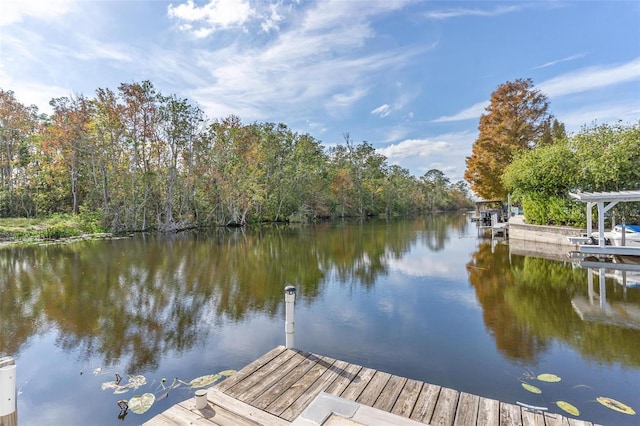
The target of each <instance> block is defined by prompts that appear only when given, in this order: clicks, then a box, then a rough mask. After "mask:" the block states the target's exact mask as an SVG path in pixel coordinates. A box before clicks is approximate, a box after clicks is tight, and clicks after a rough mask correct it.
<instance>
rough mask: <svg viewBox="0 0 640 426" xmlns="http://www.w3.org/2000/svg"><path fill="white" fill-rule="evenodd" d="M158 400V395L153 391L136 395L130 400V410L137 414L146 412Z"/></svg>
mask: <svg viewBox="0 0 640 426" xmlns="http://www.w3.org/2000/svg"><path fill="white" fill-rule="evenodd" d="M155 400H156V396H155V395H154V394H152V393H144V394H142V395H136V396H134V397H133V398H131V399H130V400H129V402H128V403H127V404H128V405H129V410H131V411H132V412H134V413H136V414H143V413H146V412H147V410H148V409H149V408H151V406H152V405H153V403H154V402H155Z"/></svg>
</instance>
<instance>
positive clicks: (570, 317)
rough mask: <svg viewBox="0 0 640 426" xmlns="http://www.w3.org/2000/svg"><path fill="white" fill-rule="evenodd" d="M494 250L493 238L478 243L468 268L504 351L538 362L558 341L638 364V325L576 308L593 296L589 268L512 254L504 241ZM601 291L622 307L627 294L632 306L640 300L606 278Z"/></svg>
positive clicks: (603, 359) (588, 353) (590, 355)
mask: <svg viewBox="0 0 640 426" xmlns="http://www.w3.org/2000/svg"><path fill="white" fill-rule="evenodd" d="M491 250H492V246H491V244H490V243H486V244H483V245H481V246H479V248H478V250H477V251H476V252H475V253H473V255H472V259H471V261H470V262H469V264H468V265H467V271H468V274H469V282H470V284H471V285H472V286H473V287H474V288H475V290H476V294H477V297H478V301H479V302H480V304H481V305H482V310H483V319H484V322H485V325H486V326H487V327H488V328H489V329H490V330H491V332H492V334H493V336H494V338H495V341H496V346H497V348H498V350H500V351H501V352H502V353H503V354H504V355H506V356H508V357H509V358H511V359H514V360H518V361H521V362H525V363H537V362H539V361H540V358H541V356H542V355H544V354H545V353H546V352H547V351H548V350H549V348H550V345H551V344H552V342H554V341H555V340H559V341H561V342H564V343H566V344H568V345H570V346H571V347H573V348H574V349H575V350H577V351H579V352H580V353H581V354H582V355H583V356H585V357H587V358H590V359H593V360H595V361H599V362H604V363H613V362H620V363H622V364H624V365H634V366H640V351H639V344H638V341H639V340H640V332H639V331H638V330H635V329H632V328H631V329H630V328H629V327H624V326H622V324H621V323H618V324H614V323H612V322H611V321H594V320H593V317H592V316H591V317H590V316H587V318H585V317H584V315H583V316H582V317H581V315H579V313H577V312H576V309H575V301H578V303H579V304H580V306H583V307H585V306H586V305H585V304H584V303H581V301H583V300H584V299H585V298H587V300H590V301H593V300H594V297H593V288H592V276H591V275H590V273H589V272H588V271H587V270H585V269H581V268H574V267H571V264H570V263H569V262H558V261H553V260H548V259H542V258H535V257H525V256H517V255H513V254H512V255H511V256H508V250H509V248H508V246H507V245H504V244H498V245H497V246H495V253H494V254H491ZM507 257H509V261H508V262H505V261H504V259H506V258H507ZM601 292H602V294H605V293H607V294H608V295H609V296H608V297H609V304H610V305H609V306H621V305H620V304H619V303H620V302H621V301H620V299H621V298H623V297H624V299H625V300H624V303H625V306H626V307H627V308H628V309H630V310H633V311H635V310H637V309H638V306H639V305H640V294H639V293H638V292H633V293H632V292H628V293H627V292H626V291H623V290H621V289H620V288H619V286H616V284H615V283H614V281H613V280H610V279H606V280H603V281H602V285H601ZM623 293H624V294H623ZM603 300H604V299H603ZM572 301H573V302H574V303H573V304H572ZM597 303H599V302H597ZM627 314H628V313H627ZM627 314H624V313H623V314H622V315H627ZM584 319H587V321H585V320H584ZM612 325H614V326H612Z"/></svg>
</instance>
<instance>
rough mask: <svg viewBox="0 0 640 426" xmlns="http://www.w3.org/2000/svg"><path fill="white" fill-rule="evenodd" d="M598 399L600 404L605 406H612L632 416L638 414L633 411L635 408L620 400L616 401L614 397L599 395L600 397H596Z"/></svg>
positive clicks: (613, 408)
mask: <svg viewBox="0 0 640 426" xmlns="http://www.w3.org/2000/svg"><path fill="white" fill-rule="evenodd" d="M596 401H598V402H599V403H600V404H602V405H604V406H605V407H607V408H611V409H612V410H615V411H618V412H620V413H624V414H629V415H631V416H633V415H634V414H636V412H635V411H633V408H631V407H629V406H628V405H627V404H623V403H622V402H620V401H616V400H615V399H613V398H608V397H606V396H599V397H598V398H596Z"/></svg>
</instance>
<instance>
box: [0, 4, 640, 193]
mask: <svg viewBox="0 0 640 426" xmlns="http://www.w3.org/2000/svg"><path fill="white" fill-rule="evenodd" d="M520 78H523V79H527V78H530V79H532V81H533V84H534V87H535V89H537V90H539V91H541V92H542V93H543V94H544V95H546V96H547V98H548V100H549V112H550V113H551V114H553V115H554V116H555V117H556V118H557V119H558V120H559V121H561V122H562V123H564V124H565V127H566V129H567V131H568V132H569V133H570V134H572V133H575V132H578V131H579V130H580V129H581V128H583V127H585V126H588V127H591V126H593V125H596V124H604V123H610V124H613V123H618V122H622V123H623V124H636V123H638V121H639V120H640V1H637V0H633V1H618V0H601V1H585V0H579V1H576V0H572V1H562V0H553V1H546V0H534V1H506V2H501V1H427V0H420V1H413V0H397V1H395V0H382V1H374V0H324V1H305V0H293V1H290V0H277V1H270V0H171V1H162V0H137V1H125V0H102V1H91V0H41V1H40V0H0V89H2V90H11V91H13V92H14V94H15V96H16V98H17V99H18V100H19V101H20V102H22V103H23V104H25V105H32V104H33V105H36V106H37V107H38V108H39V111H40V112H43V113H50V112H51V108H50V106H49V101H50V100H51V99H52V98H57V97H62V96H78V95H84V96H87V97H93V96H94V95H95V92H96V90H97V89H98V88H109V89H112V90H114V91H116V90H117V88H118V86H119V85H120V84H121V83H135V82H142V81H144V80H149V81H151V82H152V83H153V85H154V87H155V88H156V89H158V90H159V91H160V92H162V93H163V94H165V95H170V94H175V95H176V96H178V97H180V98H186V99H189V100H190V101H191V102H193V103H195V104H197V105H199V106H200V107H201V108H202V109H203V110H204V112H205V114H206V116H207V117H208V118H210V119H212V120H214V119H222V118H225V117H228V116H229V115H236V116H238V117H239V118H240V119H241V120H242V122H243V123H245V124H250V123H253V122H260V123H263V122H273V123H284V124H286V125H287V126H288V127H289V128H290V129H292V130H293V131H296V132H298V133H308V134H309V135H311V136H313V137H314V138H315V139H317V140H319V141H320V142H322V144H323V145H324V146H327V147H330V146H335V145H336V144H343V143H344V141H345V138H346V137H348V138H349V139H350V140H351V141H352V142H354V143H356V144H357V143H360V142H363V141H366V142H368V143H370V144H371V145H372V146H373V147H374V148H376V149H377V150H378V152H380V153H381V154H383V155H385V156H386V157H387V161H388V163H389V164H398V165H400V166H402V167H404V168H406V169H408V170H409V171H410V172H411V174H413V175H414V176H422V175H423V174H424V173H426V172H427V171H429V170H431V169H438V170H441V171H442V172H444V173H445V175H446V176H447V177H448V178H449V179H450V180H451V182H457V181H458V180H462V179H463V175H464V170H465V159H466V157H468V156H469V155H471V147H472V144H473V142H474V141H475V139H476V138H477V136H478V123H479V118H480V115H481V114H483V113H484V112H485V108H486V106H487V105H488V102H489V99H490V98H491V94H492V93H493V92H494V91H495V90H496V89H497V88H498V86H500V85H501V84H503V83H506V82H508V81H515V80H516V79H520Z"/></svg>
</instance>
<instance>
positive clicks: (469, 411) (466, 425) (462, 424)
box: [453, 392, 480, 426]
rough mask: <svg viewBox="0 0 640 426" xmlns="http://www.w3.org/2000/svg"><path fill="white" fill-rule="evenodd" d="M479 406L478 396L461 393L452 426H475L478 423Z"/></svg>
mask: <svg viewBox="0 0 640 426" xmlns="http://www.w3.org/2000/svg"><path fill="white" fill-rule="evenodd" d="M479 406H480V397H479V396H478V395H472V394H470V393H466V392H461V393H460V398H459V399H458V408H457V409H456V416H455V421H454V423H453V424H454V426H475V425H476V424H477V422H478V407H479Z"/></svg>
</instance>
